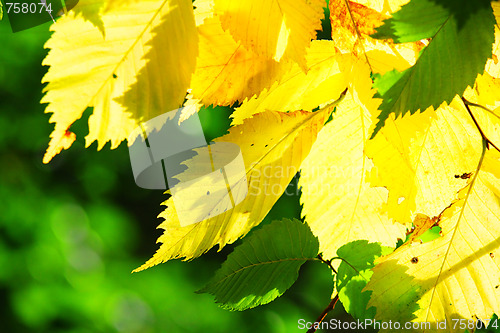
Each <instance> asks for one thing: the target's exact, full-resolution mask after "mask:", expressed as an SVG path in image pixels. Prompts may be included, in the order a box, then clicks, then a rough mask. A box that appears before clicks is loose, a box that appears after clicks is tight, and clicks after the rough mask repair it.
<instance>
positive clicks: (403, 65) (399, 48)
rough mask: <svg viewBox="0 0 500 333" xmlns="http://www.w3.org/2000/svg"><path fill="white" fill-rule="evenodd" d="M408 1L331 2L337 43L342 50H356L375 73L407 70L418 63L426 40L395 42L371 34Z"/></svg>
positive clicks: (331, 18)
mask: <svg viewBox="0 0 500 333" xmlns="http://www.w3.org/2000/svg"><path fill="white" fill-rule="evenodd" d="M407 2H408V0H398V1H391V2H389V1H384V0H365V1H362V0H358V1H346V0H332V1H330V21H331V23H332V39H333V42H334V43H335V46H336V47H337V49H338V50H339V51H340V52H342V53H353V54H354V55H356V56H357V57H359V58H360V59H363V60H365V61H367V62H368V63H369V65H370V68H371V70H372V72H374V73H380V74H383V73H385V72H387V71H389V70H392V69H397V70H399V71H402V70H405V69H407V68H408V67H410V66H411V65H413V64H414V63H415V61H416V59H417V57H418V54H419V52H420V50H421V49H422V48H423V46H424V44H423V43H421V42H418V43H404V44H393V43H392V42H391V41H381V40H375V39H373V38H371V37H370V35H371V34H372V33H374V32H375V27H377V26H379V25H381V24H382V21H383V20H384V19H386V18H389V17H390V13H393V12H395V11H397V10H398V9H399V8H400V7H401V6H402V5H404V4H405V3H407Z"/></svg>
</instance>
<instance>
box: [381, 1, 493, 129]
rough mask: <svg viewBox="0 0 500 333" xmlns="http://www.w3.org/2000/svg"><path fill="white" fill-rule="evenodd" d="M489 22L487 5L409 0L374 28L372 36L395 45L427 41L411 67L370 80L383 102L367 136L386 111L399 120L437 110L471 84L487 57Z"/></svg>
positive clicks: (489, 52)
mask: <svg viewBox="0 0 500 333" xmlns="http://www.w3.org/2000/svg"><path fill="white" fill-rule="evenodd" d="M427 13H432V15H428V14H427ZM494 24H495V18H494V16H493V11H492V9H491V5H490V2H489V1H484V0H481V1H467V0H463V1H455V0H439V1H433V0H412V1H411V2H410V3H409V4H407V5H405V6H403V7H402V8H401V10H400V11H398V12H396V13H394V14H393V17H392V18H390V19H388V20H386V21H385V23H384V25H382V26H381V27H379V28H377V33H375V34H374V35H372V37H376V38H392V39H393V40H394V42H397V43H404V42H415V41H418V40H421V39H425V38H430V39H431V40H430V42H429V45H428V46H427V47H426V48H425V49H424V50H423V51H422V53H421V55H420V57H419V58H418V60H417V62H416V64H415V65H414V66H413V67H411V68H409V69H407V70H405V71H403V72H398V71H392V72H388V73H386V74H384V75H383V76H378V77H377V78H376V79H375V83H374V87H375V88H376V89H377V90H378V92H377V94H378V95H377V96H378V97H381V98H383V102H382V104H381V106H380V110H381V113H380V115H379V116H378V118H379V121H378V123H377V125H376V127H375V130H374V132H373V133H372V137H374V136H375V135H376V134H377V133H378V131H379V130H380V129H381V128H382V127H383V126H384V123H385V121H386V120H387V118H388V117H389V115H390V114H391V113H393V114H394V115H395V116H396V117H399V116H402V115H405V114H406V113H407V112H410V113H411V114H413V113H415V112H416V111H418V110H421V111H424V110H425V109H427V108H428V107H430V106H433V107H434V108H437V107H438V106H439V105H441V103H442V102H443V101H445V102H448V103H450V102H451V100H452V99H453V98H454V97H455V95H457V94H462V93H463V92H464V91H465V89H466V88H467V86H468V85H470V86H472V85H473V84H474V80H475V79H476V76H477V74H479V73H482V72H483V70H484V66H485V64H486V61H487V59H488V58H490V57H491V52H492V49H491V45H492V43H493V42H494Z"/></svg>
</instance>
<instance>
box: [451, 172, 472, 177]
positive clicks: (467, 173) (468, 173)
mask: <svg viewBox="0 0 500 333" xmlns="http://www.w3.org/2000/svg"><path fill="white" fill-rule="evenodd" d="M470 176H472V172H464V173H463V174H461V175H455V178H461V179H469V178H470Z"/></svg>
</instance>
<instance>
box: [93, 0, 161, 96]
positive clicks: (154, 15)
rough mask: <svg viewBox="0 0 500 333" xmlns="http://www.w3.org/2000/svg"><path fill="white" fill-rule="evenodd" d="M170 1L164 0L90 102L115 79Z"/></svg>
mask: <svg viewBox="0 0 500 333" xmlns="http://www.w3.org/2000/svg"><path fill="white" fill-rule="evenodd" d="M167 1H168V0H163V2H162V4H161V5H160V6H159V7H158V9H157V10H156V12H155V13H154V14H153V16H152V17H151V19H150V20H149V21H148V23H147V24H146V25H145V27H144V29H143V30H142V32H141V33H140V34H139V35H138V36H137V38H136V39H135V41H134V42H133V43H132V45H131V46H130V47H129V49H128V50H127V51H126V52H125V53H124V55H123V57H122V58H121V59H120V61H119V62H118V63H117V64H116V66H115V68H114V69H113V71H112V72H111V73H110V74H109V75H108V77H107V79H106V80H104V82H103V84H102V85H101V87H100V88H99V89H98V90H97V91H96V93H95V94H94V95H92V98H91V99H90V100H93V99H94V98H95V96H97V95H99V93H100V92H101V90H102V89H103V88H104V87H105V86H106V85H107V84H108V83H109V80H111V78H112V77H113V73H115V72H116V70H117V69H118V68H119V67H120V66H121V65H122V64H123V62H124V61H125V59H126V58H127V56H128V55H129V54H130V52H131V51H132V50H133V49H134V47H135V46H136V45H137V43H138V42H139V41H140V40H141V37H142V36H143V35H144V34H145V33H146V31H147V30H148V29H149V28H150V27H151V26H152V22H153V21H154V19H155V18H156V16H158V14H159V13H160V12H161V10H162V8H163V7H164V6H165V4H166V3H167ZM160 24H161V18H160ZM152 34H153V33H152V29H151V35H152ZM154 37H155V36H152V37H151V39H152V38H154ZM89 104H90V102H88V103H87V105H89Z"/></svg>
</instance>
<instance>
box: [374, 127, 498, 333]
mask: <svg viewBox="0 0 500 333" xmlns="http://www.w3.org/2000/svg"><path fill="white" fill-rule="evenodd" d="M448 138H449V139H450V140H452V141H454V140H459V138H460V137H458V136H457V137H456V138H453V137H451V136H449V137H448ZM475 143H476V144H477V145H481V141H480V140H477V138H476V140H475ZM484 153H485V156H483V155H481V156H476V157H475V159H474V162H475V163H476V168H475V169H474V176H473V177H472V178H471V179H470V184H469V185H468V186H467V187H466V188H465V189H463V190H462V191H461V192H460V195H459V200H458V201H456V202H455V203H454V204H453V205H452V206H451V207H450V208H448V209H447V210H446V211H445V212H444V214H443V217H442V219H441V221H440V223H439V224H440V226H441V228H442V235H443V237H439V238H437V239H435V240H433V241H431V242H427V243H424V244H420V243H410V242H408V243H406V244H404V245H403V246H401V247H400V248H398V249H397V250H396V251H395V252H394V253H392V254H390V255H388V256H386V257H382V258H380V259H379V261H378V264H377V265H376V266H375V268H374V269H373V271H374V274H373V276H372V278H371V280H370V282H369V283H368V285H367V286H366V288H365V289H367V290H371V291H372V294H371V299H370V303H369V304H368V306H375V307H376V309H377V314H376V318H377V319H378V320H389V319H390V320H392V321H393V322H394V321H399V322H406V321H410V320H411V321H414V322H430V323H431V324H430V325H431V326H430V327H429V328H430V329H426V330H425V332H438V331H439V330H437V329H436V323H437V322H443V321H445V320H446V321H447V324H446V328H447V329H446V331H447V332H463V331H464V329H463V327H460V325H457V322H454V321H452V320H453V319H463V320H465V321H467V320H474V322H475V323H477V320H478V319H481V320H488V319H489V318H491V316H492V315H493V313H499V312H500V288H499V286H500V224H499V221H500V203H499V198H500V178H499V176H500V174H499V170H500V154H499V153H498V151H496V150H486V148H485V150H484ZM483 157H484V159H483ZM415 302H418V303H415ZM418 331H423V329H421V330H418Z"/></svg>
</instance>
